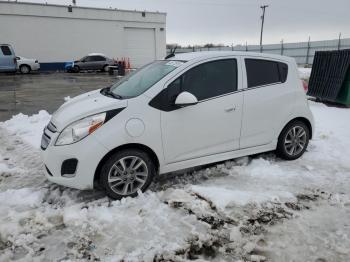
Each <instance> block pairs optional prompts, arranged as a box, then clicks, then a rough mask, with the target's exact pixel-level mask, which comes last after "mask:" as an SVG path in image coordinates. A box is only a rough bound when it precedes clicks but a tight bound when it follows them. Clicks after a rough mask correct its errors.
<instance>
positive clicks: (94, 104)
mask: <svg viewBox="0 0 350 262" xmlns="http://www.w3.org/2000/svg"><path fill="white" fill-rule="evenodd" d="M127 105H128V101H127V100H118V99H115V98H111V97H107V96H104V95H102V94H101V93H100V89H99V90H94V91H91V92H88V93H85V94H82V95H79V96H76V97H74V98H72V99H70V100H68V101H67V102H66V103H64V104H63V105H62V106H61V107H60V108H59V109H58V110H57V111H56V112H55V113H53V115H52V118H51V122H52V123H53V124H54V125H55V126H56V127H57V129H58V131H62V130H63V129H64V128H65V127H66V126H67V125H69V124H71V123H73V122H74V121H77V120H79V119H82V118H84V117H87V116H90V115H94V114H98V113H101V112H105V111H109V110H113V109H118V108H124V107H127Z"/></svg>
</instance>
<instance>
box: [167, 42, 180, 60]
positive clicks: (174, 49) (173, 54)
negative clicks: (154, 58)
mask: <svg viewBox="0 0 350 262" xmlns="http://www.w3.org/2000/svg"><path fill="white" fill-rule="evenodd" d="M176 48H177V45H176V46H175V47H174V48H170V54H169V55H167V56H166V57H165V59H169V58H172V57H174V56H175V52H176Z"/></svg>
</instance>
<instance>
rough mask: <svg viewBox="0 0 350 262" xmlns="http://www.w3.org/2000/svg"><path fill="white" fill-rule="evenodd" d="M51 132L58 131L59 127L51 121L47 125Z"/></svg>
mask: <svg viewBox="0 0 350 262" xmlns="http://www.w3.org/2000/svg"><path fill="white" fill-rule="evenodd" d="M46 128H47V129H48V130H49V131H50V132H52V133H56V132H57V127H56V126H55V125H54V124H53V123H52V122H50V123H49V124H48V125H47V127H46Z"/></svg>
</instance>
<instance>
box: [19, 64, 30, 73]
mask: <svg viewBox="0 0 350 262" xmlns="http://www.w3.org/2000/svg"><path fill="white" fill-rule="evenodd" d="M19 71H20V72H21V74H24V75H26V74H29V73H30V71H31V68H30V66H28V65H21V66H20V67H19Z"/></svg>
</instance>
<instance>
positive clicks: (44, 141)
mask: <svg viewBox="0 0 350 262" xmlns="http://www.w3.org/2000/svg"><path fill="white" fill-rule="evenodd" d="M56 132H57V127H56V126H55V125H54V124H53V123H52V122H50V123H49V124H48V125H47V126H46V127H45V129H44V133H43V135H42V137H41V146H40V147H41V149H42V150H45V149H46V148H47V147H48V146H49V144H50V141H51V136H50V135H49V134H48V133H56Z"/></svg>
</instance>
